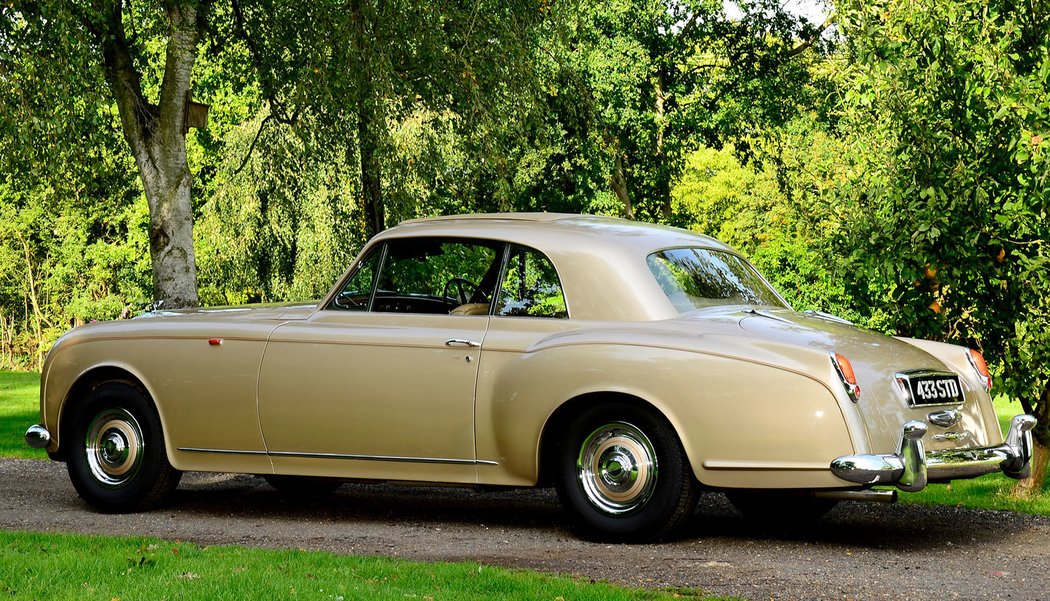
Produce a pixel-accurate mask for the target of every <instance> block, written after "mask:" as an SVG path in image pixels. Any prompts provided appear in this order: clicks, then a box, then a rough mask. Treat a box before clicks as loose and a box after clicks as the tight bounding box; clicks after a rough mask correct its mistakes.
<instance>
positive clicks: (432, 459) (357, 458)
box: [267, 451, 499, 465]
mask: <svg viewBox="0 0 1050 601" xmlns="http://www.w3.org/2000/svg"><path fill="white" fill-rule="evenodd" d="M267 454H268V455H270V456H271V457H302V458H307V459H349V460H352V461H394V462H402V463H447V464H451V465H499V463H497V462H495V461H487V460H484V459H447V458H440V457H396V456H390V455H344V454H341V453H300V452H297V451H270V452H269V453H267Z"/></svg>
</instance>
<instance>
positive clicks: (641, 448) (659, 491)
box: [555, 404, 698, 541]
mask: <svg viewBox="0 0 1050 601" xmlns="http://www.w3.org/2000/svg"><path fill="white" fill-rule="evenodd" d="M563 440H564V442H563V443H562V446H561V447H560V448H559V449H558V451H557V458H556V461H557V466H556V467H557V472H556V474H555V479H556V480H555V484H556V486H557V489H558V495H559V497H560V499H561V502H562V505H563V506H565V508H566V509H567V510H568V511H570V512H571V513H572V514H573V515H574V516H575V517H576V518H577V519H578V522H579V523H580V525H581V526H583V527H584V529H585V530H587V531H588V532H590V533H592V534H595V535H597V536H598V537H600V538H608V539H615V540H625V541H643V540H657V539H661V538H664V537H665V536H667V535H668V534H670V533H672V532H673V531H674V530H676V529H678V528H680V527H681V526H682V525H684V524H685V522H686V521H687V520H688V519H689V517H690V515H691V513H692V510H693V508H694V507H695V506H696V499H697V488H698V487H697V483H696V481H695V479H694V478H693V474H692V470H691V468H690V466H689V463H688V460H687V459H686V456H685V451H684V450H683V449H682V446H681V443H680V442H679V441H678V437H677V435H676V434H675V432H674V430H673V429H672V428H671V426H670V424H668V423H667V422H666V420H664V419H663V418H662V417H660V416H658V415H654V414H652V413H650V412H648V411H645V410H643V409H640V408H638V407H635V406H633V405H627V404H611V405H603V406H599V407H592V408H590V409H588V410H587V411H584V412H583V413H582V414H581V415H580V416H579V417H577V418H576V419H575V420H574V421H573V422H572V423H571V424H570V425H569V427H568V430H567V431H566V433H565V436H564V439H563Z"/></svg>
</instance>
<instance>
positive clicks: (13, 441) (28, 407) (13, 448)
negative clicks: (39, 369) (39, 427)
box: [0, 371, 47, 459]
mask: <svg viewBox="0 0 1050 601" xmlns="http://www.w3.org/2000/svg"><path fill="white" fill-rule="evenodd" d="M38 423H40V374H38V373H35V372H16V371H0V457H23V458H27V457H31V458H37V459H44V458H46V457H47V454H46V453H44V451H42V450H39V449H33V448H30V447H29V446H27V445H26V442H25V438H23V437H24V436H25V433H26V429H27V428H29V426H32V425H33V424H38Z"/></svg>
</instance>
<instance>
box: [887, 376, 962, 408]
mask: <svg viewBox="0 0 1050 601" xmlns="http://www.w3.org/2000/svg"><path fill="white" fill-rule="evenodd" d="M896 377H897V387H898V388H899V389H900V390H901V393H902V394H903V396H904V397H905V398H906V399H907V400H908V404H910V405H911V406H913V407H914V406H917V405H959V404H962V402H963V393H962V385H961V384H960V382H959V376H958V375H956V374H953V373H950V372H937V371H928V370H922V371H911V372H902V373H899V374H897V376H896Z"/></svg>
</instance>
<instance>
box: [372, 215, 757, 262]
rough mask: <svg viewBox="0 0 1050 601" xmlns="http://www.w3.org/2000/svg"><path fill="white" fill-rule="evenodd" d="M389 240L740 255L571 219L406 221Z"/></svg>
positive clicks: (689, 235)
mask: <svg viewBox="0 0 1050 601" xmlns="http://www.w3.org/2000/svg"><path fill="white" fill-rule="evenodd" d="M382 235H383V236H384V237H386V236H400V235H409V236H419V235H434V236H463V237H469V238H475V237H481V238H494V239H501V240H505V241H507V242H518V243H521V244H526V245H529V246H534V247H536V248H538V249H539V250H542V251H544V252H556V249H559V248H562V247H564V246H573V245H576V244H579V243H581V242H583V241H586V244H597V245H599V246H609V247H616V248H618V249H624V248H626V247H631V249H632V250H638V249H635V248H633V247H638V246H640V247H642V249H641V250H643V251H645V252H646V254H648V253H649V252H652V251H653V250H658V249H664V248H674V247H678V246H701V247H704V248H713V249H718V250H726V251H729V252H733V253H736V250H734V249H733V248H732V247H730V246H729V245H727V244H724V243H722V242H720V241H718V240H716V239H715V238H712V237H710V236H705V235H702V234H698V233H696V232H691V231H689V230H684V229H681V228H676V227H670V226H666V225H657V224H652V223H645V222H642V221H632V220H627V219H618V218H615V217H602V216H598V215H577V214H572V213H479V214H469V215H447V216H442V217H428V218H423V219H409V220H406V221H402V222H401V223H400V224H398V226H397V227H394V228H391V229H389V230H387V231H385V232H383V234H382Z"/></svg>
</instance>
